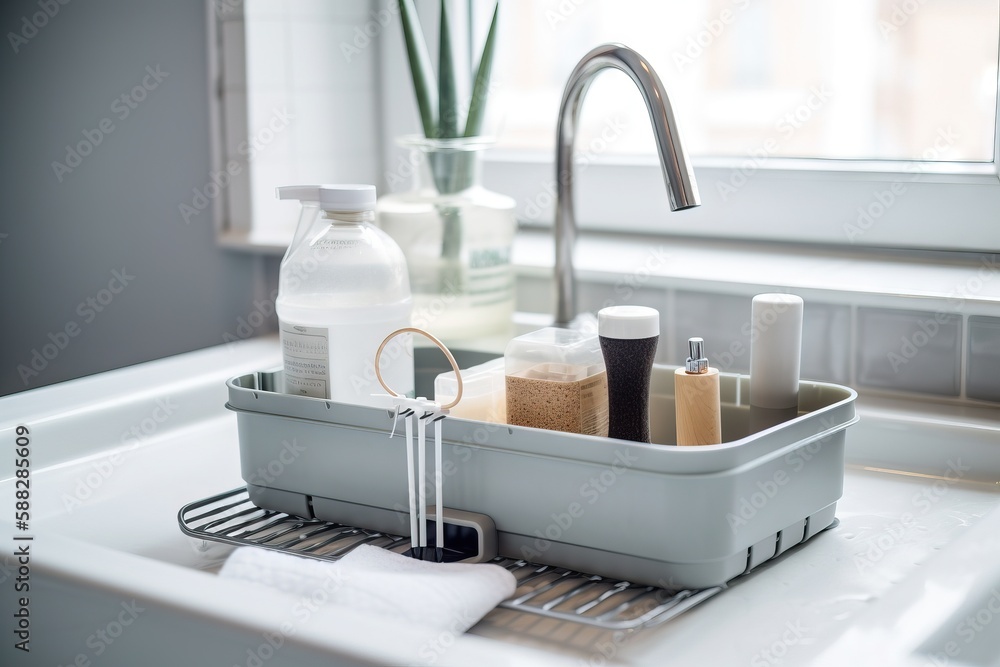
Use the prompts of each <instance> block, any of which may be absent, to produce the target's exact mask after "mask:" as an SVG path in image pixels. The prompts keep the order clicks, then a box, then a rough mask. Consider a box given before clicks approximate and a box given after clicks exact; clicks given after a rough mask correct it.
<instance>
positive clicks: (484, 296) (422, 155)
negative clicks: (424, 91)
mask: <svg viewBox="0 0 1000 667" xmlns="http://www.w3.org/2000/svg"><path fill="white" fill-rule="evenodd" d="M399 143H400V145H402V146H404V147H406V148H408V149H410V155H409V160H403V161H401V162H400V163H399V164H398V165H397V169H396V170H395V171H394V172H390V174H389V175H388V176H389V179H390V185H392V183H391V181H392V180H393V179H403V178H405V177H407V176H408V175H409V173H413V175H414V176H416V187H415V188H414V189H412V190H409V191H406V192H402V193H396V194H390V195H386V196H383V197H382V198H380V199H379V201H378V206H377V209H376V215H377V220H378V225H379V227H381V228H382V229H383V230H384V231H385V232H386V233H388V234H389V235H390V236H391V237H392V238H393V239H394V240H395V241H396V243H398V244H399V247H400V248H402V249H403V254H404V255H406V262H407V266H408V267H409V272H410V289H411V291H412V293H413V325H414V326H417V327H420V328H422V329H425V330H427V331H429V332H430V333H432V334H434V335H435V336H437V337H438V338H441V339H443V340H446V341H456V340H468V339H473V338H484V337H489V336H497V335H504V336H509V334H510V332H511V327H512V324H511V322H512V315H513V312H514V274H513V269H512V267H511V264H510V251H511V244H512V243H513V240H514V233H515V231H516V230H517V219H516V217H515V214H514V207H515V204H514V200H513V199H512V198H510V197H507V196H505V195H501V194H498V193H495V192H491V191H489V190H487V189H485V188H483V187H482V186H481V185H480V166H481V165H480V162H481V157H482V152H483V150H485V149H486V148H488V147H489V146H490V145H491V143H490V142H489V141H488V140H484V139H483V138H481V137H470V138H459V139H425V138H423V137H404V138H402V139H401V140H400V141H399Z"/></svg>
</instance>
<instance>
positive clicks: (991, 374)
mask: <svg viewBox="0 0 1000 667" xmlns="http://www.w3.org/2000/svg"><path fill="white" fill-rule="evenodd" d="M968 345H969V360H968V368H969V372H968V378H967V380H966V385H965V392H966V394H967V395H968V396H969V398H972V399H977V400H982V401H1000V317H970V318H969V341H968Z"/></svg>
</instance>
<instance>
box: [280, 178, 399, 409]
mask: <svg viewBox="0 0 1000 667" xmlns="http://www.w3.org/2000/svg"><path fill="white" fill-rule="evenodd" d="M278 196H279V197H281V198H290V197H293V196H294V197H297V198H298V199H300V200H301V201H302V203H303V212H302V215H301V217H300V219H299V227H298V229H297V230H296V232H295V237H294V239H293V242H292V244H291V245H289V247H288V250H287V252H286V253H285V256H284V258H283V259H282V261H281V268H280V273H279V278H278V299H277V302H276V304H275V309H276V310H277V313H278V326H279V333H280V337H281V350H282V360H283V362H284V378H285V392H286V393H289V394H297V395H302V396H313V397H316V398H327V399H331V400H334V401H338V402H342V403H354V404H362V405H366V404H367V405H373V404H374V403H373V401H372V398H371V396H372V394H378V393H383V392H382V389H381V387H380V386H379V383H378V380H377V378H376V375H375V365H374V364H375V353H376V351H377V349H378V347H379V344H380V343H381V342H382V341H383V340H384V339H385V337H386V336H388V335H389V334H390V333H392V332H393V331H395V330H396V329H400V328H403V327H407V326H410V316H411V312H412V309H413V301H412V298H411V295H410V283H409V278H408V274H407V268H406V260H405V258H404V257H403V252H402V251H401V250H400V248H399V246H398V245H396V242H395V241H393V240H392V238H390V237H389V235H388V234H386V233H385V232H383V231H382V230H380V229H378V228H377V227H375V226H374V224H372V223H373V221H374V219H375V213H374V209H375V187H374V186H372V185H322V186H296V187H293V188H279V191H278ZM380 371H381V374H382V377H383V378H384V379H385V381H386V382H387V383H388V385H389V386H390V387H392V388H393V389H394V390H395V391H397V392H400V393H404V394H407V395H409V396H413V393H414V392H413V388H414V378H413V347H412V341H411V340H410V338H409V334H407V335H405V336H397V337H396V338H394V339H393V341H392V342H391V343H390V345H389V346H388V347H387V348H386V349H385V351H384V352H383V354H382V357H381V368H380Z"/></svg>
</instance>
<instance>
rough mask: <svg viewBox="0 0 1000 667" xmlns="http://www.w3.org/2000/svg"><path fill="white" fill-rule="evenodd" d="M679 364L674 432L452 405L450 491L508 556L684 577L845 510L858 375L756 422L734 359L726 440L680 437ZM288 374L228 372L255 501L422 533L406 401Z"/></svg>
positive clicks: (656, 396) (692, 582) (624, 575)
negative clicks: (634, 431)
mask: <svg viewBox="0 0 1000 667" xmlns="http://www.w3.org/2000/svg"><path fill="white" fill-rule="evenodd" d="M673 372H674V367H672V366H659V365H658V366H655V367H654V369H653V379H652V386H651V390H650V422H651V423H650V426H651V432H652V439H653V441H654V442H657V443H664V444H653V445H646V444H640V443H635V442H628V441H624V440H615V439H611V438H600V437H594V436H584V435H574V434H567V433H560V432H555V431H546V430H541V429H534V428H528V427H520V426H507V425H497V424H488V423H483V422H476V421H468V420H463V419H458V418H452V417H448V418H446V419H444V421H443V438H444V443H445V445H444V462H443V465H442V470H443V474H444V480H445V481H444V499H445V503H444V504H445V506H446V507H448V508H454V509H459V510H465V511H469V512H479V513H482V514H486V515H488V516H490V517H492V518H493V520H494V521H495V522H496V527H497V533H498V538H499V551H500V554H501V555H504V556H509V557H513V558H522V559H524V560H527V561H531V562H535V563H545V564H549V565H557V566H562V567H567V568H571V569H574V570H579V571H582V572H590V573H593V574H599V575H604V576H607V577H616V578H619V579H623V580H627V581H632V582H635V583H644V584H649V585H653V586H660V587H664V588H670V589H680V588H706V587H710V586H716V585H720V584H723V583H725V582H726V581H728V580H730V579H732V578H733V577H736V576H738V575H740V574H743V573H744V572H747V571H749V570H751V569H753V568H754V567H756V566H758V565H760V564H761V563H763V562H765V561H767V560H768V559H770V558H773V557H775V556H777V555H779V554H781V553H782V552H784V551H786V550H787V549H789V548H791V547H792V546H795V545H796V544H799V543H800V542H803V541H805V540H807V539H809V538H810V537H812V536H814V535H816V534H817V533H818V532H820V531H822V530H823V529H824V528H827V527H828V526H829V525H830V524H831V523H832V522H833V521H834V518H835V511H836V503H837V500H838V499H839V498H840V496H841V494H842V491H843V481H844V440H845V436H846V429H847V427H848V426H849V425H851V424H853V423H854V422H855V421H857V417H856V416H855V412H854V399H855V398H856V397H857V394H856V393H855V392H854V391H853V390H852V389H849V388H847V387H842V386H839V385H834V384H826V383H820V382H808V381H803V382H802V383H801V385H800V391H799V416H798V417H797V418H795V419H792V420H790V421H786V422H784V423H781V424H779V425H778V426H774V427H772V428H769V429H767V430H764V431H761V432H759V433H753V434H749V435H748V430H749V423H750V413H749V407H748V406H747V405H746V404H745V400H741V397H743V398H744V399H745V397H747V396H748V378H747V377H745V376H738V375H734V374H725V373H724V374H722V407H723V413H722V417H723V425H722V430H723V438H724V443H723V444H721V445H710V446H702V447H677V446H674V445H673V444H672V443H673V442H674V396H673V393H674V391H673ZM282 386H283V385H282V377H281V371H270V372H260V373H254V374H249V375H243V376H239V377H235V378H233V379H231V380H230V381H229V382H228V387H229V402H228V404H227V406H226V407H228V408H229V409H231V410H233V411H234V412H236V414H237V419H238V426H239V441H240V462H241V468H242V474H243V479H244V480H246V482H247V486H248V490H249V492H250V498H251V499H252V500H253V502H254V503H255V504H256V505H258V506H259V507H263V508H267V509H274V510H279V511H282V512H287V513H289V514H295V515H298V516H303V517H308V518H319V519H325V520H328V521H334V522H337V523H343V524H347V525H353V526H359V527H363V528H369V529H373V530H377V531H383V532H387V533H390V534H395V535H402V536H407V535H409V514H408V502H407V483H406V452H405V446H404V445H405V438H404V435H403V431H404V429H403V426H402V423H400V424H399V426H398V427H397V428H396V429H395V434H394V436H393V437H390V432H391V431H392V429H393V421H394V420H393V414H392V411H389V410H384V409H379V408H372V407H365V406H357V405H348V404H343V403H335V402H332V401H326V400H323V399H317V398H309V397H302V396H292V395H287V394H283V393H279V391H278V390H277V389H278V388H280V387H282ZM400 421H402V420H400ZM432 433H433V430H432V429H430V428H428V436H429V438H430V441H431V442H432V441H433V436H432ZM428 458H429V460H428V469H427V479H428V483H429V484H430V485H431V486H432V485H433V479H434V471H433V460H432V459H433V457H428Z"/></svg>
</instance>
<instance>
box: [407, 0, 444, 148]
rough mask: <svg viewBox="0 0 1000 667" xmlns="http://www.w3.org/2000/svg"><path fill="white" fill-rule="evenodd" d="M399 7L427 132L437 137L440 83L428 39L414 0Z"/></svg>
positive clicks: (425, 132) (411, 74) (408, 0)
mask: <svg viewBox="0 0 1000 667" xmlns="http://www.w3.org/2000/svg"><path fill="white" fill-rule="evenodd" d="M399 10H400V16H401V18H402V23H403V39H404V40H405V41H406V56H407V58H408V59H409V61H410V76H411V78H412V79H413V92H414V93H416V96H417V106H418V107H419V109H420V120H421V123H422V124H423V126H424V136H426V137H427V138H428V139H433V138H435V137H437V108H436V106H435V98H434V94H433V90H434V89H435V88H437V84H436V83H435V81H434V70H433V69H432V68H431V56H430V54H429V53H428V51H427V43H426V42H425V41H424V33H423V32H422V31H421V29H420V20H419V19H418V18H417V10H416V9H415V8H414V6H413V0H400V1H399Z"/></svg>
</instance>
